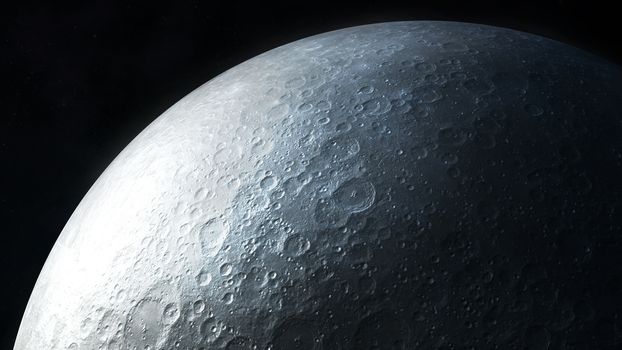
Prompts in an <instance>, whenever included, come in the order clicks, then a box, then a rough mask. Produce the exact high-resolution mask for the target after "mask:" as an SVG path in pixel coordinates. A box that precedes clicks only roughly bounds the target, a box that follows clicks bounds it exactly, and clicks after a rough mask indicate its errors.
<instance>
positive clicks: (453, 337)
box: [14, 21, 622, 350]
mask: <svg viewBox="0 0 622 350" xmlns="http://www.w3.org/2000/svg"><path fill="white" fill-rule="evenodd" d="M621 76H622V75H621V73H620V69H619V68H618V67H617V66H614V65H611V64H609V63H607V62H605V61H604V60H601V59H599V58H597V57H595V56H593V55H591V54H589V53H586V52H584V51H581V50H579V49H576V48H573V47H570V46H568V45H565V44H562V43H559V42H556V41H553V40H550V39H546V38H542V37H539V36H536V35H532V34H527V33H522V32H518V31H514V30H510V29H503V28H497V27H491V26H484V25H477V24H469V23H457V22H436V21H420V22H389V23H378V24H370V25H365V26H358V27H352V28H346V29H342V30H337V31H332V32H329V33H324V34H319V35H316V36H313V37H309V38H305V39H301V40H298V41H296V42H293V43H290V44H287V45H284V46H281V47H278V48H276V49H273V50H270V51H268V52H266V53H263V54H261V55H259V56H257V57H255V58H252V59H250V60H248V61H246V62H244V63H242V64H240V65H238V66H236V67H234V68H232V69H230V70H228V71H226V72H224V73H223V74H221V75H219V76H217V77H215V78H214V79H212V80H210V81H209V82H207V83H206V84H204V85H202V86H201V87H199V88H197V89H196V90H194V91H193V92H191V93H190V94H189V95H187V96H186V97H184V98H183V99H182V100H180V101H179V102H178V103H176V104H175V105H174V106H172V107H171V108H169V109H168V110H167V111H166V112H164V113H163V114H162V115H161V116H160V117H159V118H157V119H156V120H155V121H154V122H153V123H151V124H150V125H149V126H148V127H147V128H146V129H145V130H144V131H143V132H141V133H140V134H139V135H138V136H137V137H136V138H135V139H134V140H133V141H132V142H131V143H130V144H129V145H128V146H127V147H126V148H125V149H124V150H123V151H122V152H121V153H120V154H119V156H118V157H117V158H116V159H115V160H114V161H113V162H112V163H111V164H110V166H109V167H108V168H107V169H106V170H105V171H104V173H103V174H102V175H101V176H100V178H99V179H98V180H97V181H96V183H95V184H94V185H93V187H92V188H91V189H90V190H89V192H88V193H87V194H86V196H85V197H84V199H83V200H82V201H81V203H80V204H79V206H78V207H77V209H76V210H75V212H74V213H73V215H72V216H71V218H70V219H69V221H68V222H67V225H66V226H65V228H64V229H63V231H62V233H61V235H60V236H59V238H58V241H57V242H56V244H55V245H54V247H53V249H52V251H51V253H50V255H49V257H48V259H47V261H46V263H45V266H44V267H43V269H42V271H41V273H40V275H39V278H38V280H37V283H36V285H35V288H34V290H33V292H32V295H31V298H30V301H29V303H28V306H27V308H26V311H25V313H24V317H23V319H22V323H21V326H20V329H19V333H18V336H17V340H16V343H15V347H14V349H15V350H26V349H71V350H77V349H82V350H84V349H89V350H90V349H106V350H118V349H127V350H130V349H131V350H134V349H140V350H143V349H152V350H160V349H168V348H179V349H212V348H226V349H229V350H233V349H271V350H281V349H288V350H289V349H308V350H310V349H331V350H332V349H368V348H374V349H407V348H408V349H411V348H415V347H416V348H424V349H428V348H434V349H437V348H438V349H440V348H452V347H456V346H464V347H465V348H468V347H469V346H471V347H474V348H481V347H494V346H499V347H503V348H529V349H546V348H564V347H566V348H573V347H574V348H577V347H581V346H585V348H589V349H596V348H604V349H610V348H611V349H614V348H615V347H616V346H617V345H619V344H620V328H619V327H622V324H620V318H618V317H619V316H620V310H621V309H622V308H621V307H620V306H621V303H620V301H619V300H618V299H619V293H620V292H622V261H621V260H622V254H619V253H620V252H621V251H622V250H620V248H621V246H622V240H621V239H620V237H618V236H619V233H620V232H621V228H622V227H621V226H622V220H621V219H620V218H618V216H619V211H620V209H621V208H620V204H619V198H620V195H622V188H621V185H620V181H619V178H620V175H622V145H621V137H620V136H621V135H622V133H621V129H620V128H621V125H620V110H621V108H620V107H622V102H621V101H622V99H621V97H622V89H621V87H622V84H621V82H622V81H621V79H620V78H621ZM616 213H618V215H616Z"/></svg>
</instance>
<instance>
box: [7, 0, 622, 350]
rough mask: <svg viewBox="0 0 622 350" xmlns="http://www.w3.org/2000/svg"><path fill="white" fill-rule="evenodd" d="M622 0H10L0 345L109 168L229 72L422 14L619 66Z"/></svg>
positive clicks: (9, 335) (10, 333) (11, 339)
mask: <svg viewBox="0 0 622 350" xmlns="http://www.w3.org/2000/svg"><path fill="white" fill-rule="evenodd" d="M614 4H615V1H612V4H611V5H606V6H605V5H602V4H597V3H595V2H593V1H592V2H576V3H575V2H568V1H559V0H558V1H538V2H536V3H529V2H526V1H520V2H504V1H476V2H473V1H460V2H450V1H433V0H428V1H421V2H417V1H411V2H401V3H393V2H391V1H386V0H385V1H379V2H374V1H358V2H356V3H340V2H338V1H332V2H328V3H320V2H317V1H298V2H296V1H289V2H284V3H281V4H268V3H266V2H256V3H255V4H254V5H251V6H249V5H248V4H245V3H244V2H242V1H241V0H226V1H222V2H220V3H216V4H215V3H213V2H212V1H194V2H185V3H182V2H170V3H157V2H154V1H150V2H145V3H142V4H139V3H136V2H129V1H124V2H118V3H115V2H111V1H100V2H79V3H74V4H67V5H59V4H58V3H57V2H56V1H46V2H41V3H31V2H25V3H24V2H20V3H19V4H17V2H16V3H14V4H12V5H7V4H5V3H2V2H0V40H1V41H0V86H1V88H0V89H1V90H0V92H1V93H0V186H1V187H0V239H1V241H0V248H1V249H0V273H1V276H0V293H1V294H0V349H11V348H12V347H13V342H14V340H15V335H16V334H17V330H18V327H19V323H20V320H21V317H22V313H23V310H24V308H25V306H26V303H27V301H28V297H29V296H30V292H31V290H32V287H33V286H34V283H35V281H36V278H37V276H38V274H39V271H40V269H41V267H42V266H43V263H44V262H45V259H46V257H47V255H48V253H49V251H50V249H51V248H52V245H53V244H54V242H55V240H56V238H57V237H58V234H59V233H60V232H61V230H62V228H63V226H64V224H65V222H66V221H67V220H68V218H69V216H70V215H71V213H72V212H73V210H74V209H75V207H76V206H77V205H78V203H79V201H80V200H81V199H82V197H83V196H84V194H85V193H86V192H87V190H88V189H89V188H90V186H91V185H92V184H93V182H94V181H95V180H96V179H97V177H98V176H99V174H100V173H101V172H102V171H103V170H104V169H105V167H106V166H107V165H108V164H109V163H110V162H111V161H112V159H113V158H114V157H115V156H116V155H117V154H118V153H119V152H120V151H121V150H122V149H123V148H124V147H125V145H126V144H127V143H129V142H130V141H131V140H132V138H133V137H134V136H136V135H137V134H138V133H139V132H140V131H141V130H142V129H143V128H144V127H145V126H147V125H148V124H149V123H150V122H151V121H152V120H153V119H155V118H156V117H157V116H158V115H160V114H161V113H162V112H164V110H166V109H167V108H168V107H170V106H171V105H172V104H173V103H175V102H176V101H177V100H179V99H180V98H182V97H183V96H185V95H186V94H187V93H189V92H190V91H192V90H193V89H195V88H196V87H198V86H199V85H201V84H202V83H204V82H206V81H207V80H209V79H211V78H212V77H214V76H216V75H217V74H219V73H221V72H223V71H224V70H226V69H228V68H231V67H233V66H235V65H237V64H238V63H241V62H243V61H245V60H246V59H249V58H251V57H253V56H255V55H257V54H259V53H261V52H263V51H266V50H269V49H271V48H274V47H276V46H279V45H282V44H286V43H288V42H290V41H293V40H296V39H300V38H303V37H306V36H309V35H313V34H318V33H321V32H325V31H328V30H334V29H339V28H343V27H348V26H353V25H359V24H365V23H372V22H382V21H394V20H422V19H432V20H456V21H464V22H479V23H485V24H492V25H498V26H504V27H510V28H514V29H519V30H523V31H527V32H532V33H537V34H540V35H544V36H547V37H551V38H554V39H557V40H560V41H563V42H567V43H570V44H573V45H575V46H578V47H582V48H584V49H586V50H588V51H592V52H595V53H597V54H600V55H602V56H605V57H606V58H608V59H609V60H611V61H613V62H615V63H618V64H621V63H622V40H621V38H620V37H619V36H618V34H620V33H622V30H617V28H618V27H619V24H620V23H619V21H620V19H619V13H618V12H616V11H615V5H614ZM42 350H43V349H42Z"/></svg>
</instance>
